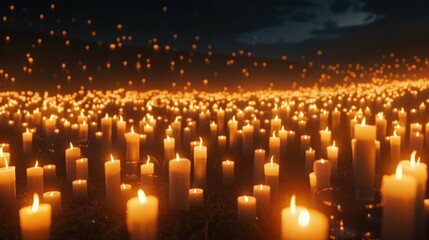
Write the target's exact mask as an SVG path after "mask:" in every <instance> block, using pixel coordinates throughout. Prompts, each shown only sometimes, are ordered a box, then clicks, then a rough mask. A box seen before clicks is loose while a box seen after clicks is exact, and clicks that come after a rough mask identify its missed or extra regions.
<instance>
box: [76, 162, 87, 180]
mask: <svg viewBox="0 0 429 240" xmlns="http://www.w3.org/2000/svg"><path fill="white" fill-rule="evenodd" d="M76 179H86V180H88V158H80V159H78V160H76Z"/></svg>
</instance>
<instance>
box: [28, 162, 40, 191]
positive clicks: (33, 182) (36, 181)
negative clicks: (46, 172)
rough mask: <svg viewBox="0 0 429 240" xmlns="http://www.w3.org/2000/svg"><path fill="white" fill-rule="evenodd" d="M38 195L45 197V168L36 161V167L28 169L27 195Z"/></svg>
mask: <svg viewBox="0 0 429 240" xmlns="http://www.w3.org/2000/svg"><path fill="white" fill-rule="evenodd" d="M33 193H37V194H38V195H39V196H42V195H43V168H42V167H39V162H38V161H36V164H35V165H34V167H30V168H27V194H28V195H32V194H33Z"/></svg>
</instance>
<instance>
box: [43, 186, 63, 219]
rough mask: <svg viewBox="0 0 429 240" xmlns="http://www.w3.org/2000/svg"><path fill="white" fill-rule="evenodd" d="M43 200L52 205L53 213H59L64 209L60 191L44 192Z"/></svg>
mask: <svg viewBox="0 0 429 240" xmlns="http://www.w3.org/2000/svg"><path fill="white" fill-rule="evenodd" d="M43 202H44V203H47V204H50V205H51V209H52V214H53V215H57V214H59V213H60V212H61V211H62V207H61V192H59V191H50V192H45V193H43Z"/></svg>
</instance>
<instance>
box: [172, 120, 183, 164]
mask: <svg viewBox="0 0 429 240" xmlns="http://www.w3.org/2000/svg"><path fill="white" fill-rule="evenodd" d="M171 129H172V131H173V138H174V139H177V142H175V145H176V146H175V147H176V148H177V149H180V148H181V141H182V140H181V139H182V122H181V121H180V120H179V118H178V117H176V118H175V119H174V122H172V123H171ZM173 157H174V156H173Z"/></svg>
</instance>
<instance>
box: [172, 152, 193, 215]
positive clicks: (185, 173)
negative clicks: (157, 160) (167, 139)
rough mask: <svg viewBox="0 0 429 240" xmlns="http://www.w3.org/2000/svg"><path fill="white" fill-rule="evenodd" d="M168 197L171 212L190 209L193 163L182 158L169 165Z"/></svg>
mask: <svg viewBox="0 0 429 240" xmlns="http://www.w3.org/2000/svg"><path fill="white" fill-rule="evenodd" d="M168 172H169V174H168V176H169V177H168V182H169V184H168V197H169V206H170V209H171V210H179V211H180V210H183V211H187V210H188V208H189V192H188V191H189V186H190V181H191V177H190V176H191V161H189V160H188V159H186V158H180V157H179V155H178V154H177V155H176V158H175V159H172V160H170V162H169V164H168Z"/></svg>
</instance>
